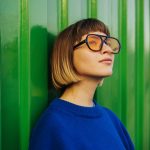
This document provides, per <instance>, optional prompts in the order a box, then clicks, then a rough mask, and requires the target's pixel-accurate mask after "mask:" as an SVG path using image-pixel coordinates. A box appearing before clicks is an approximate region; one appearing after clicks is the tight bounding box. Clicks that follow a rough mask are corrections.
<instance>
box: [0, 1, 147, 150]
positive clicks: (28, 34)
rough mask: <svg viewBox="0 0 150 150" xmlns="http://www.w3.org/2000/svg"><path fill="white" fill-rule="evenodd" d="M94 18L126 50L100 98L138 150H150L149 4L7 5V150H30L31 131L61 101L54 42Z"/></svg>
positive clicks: (1, 141) (0, 135) (2, 113)
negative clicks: (53, 72) (76, 24)
mask: <svg viewBox="0 0 150 150" xmlns="http://www.w3.org/2000/svg"><path fill="white" fill-rule="evenodd" d="M89 17H92V18H98V19H100V20H101V21H103V22H104V23H105V24H107V25H108V27H109V29H110V31H111V35H112V36H115V37H117V38H119V39H120V41H121V44H122V48H121V52H120V54H119V55H116V56H115V63H114V69H113V75H112V77H109V78H106V79H105V80H104V84H103V86H102V87H98V88H97V91H96V93H95V98H96V100H97V102H98V103H99V104H101V105H103V106H105V107H108V108H110V109H111V110H112V111H113V112H115V113H116V115H117V116H118V117H119V118H120V119H121V120H122V122H123V123H124V125H125V126H126V128H127V129H128V131H129V133H130V135H131V138H132V140H133V142H134V144H135V147H136V149H137V150H149V149H150V128H149V127H150V1H149V0H136V1H135V0H13V1H9V0H1V2H0V32H1V34H0V62H1V63H0V66H1V74H0V79H1V101H0V150H27V149H28V143H29V136H30V131H31V129H32V127H33V126H34V124H35V122H36V121H37V119H38V117H39V116H40V114H41V113H42V112H43V110H44V109H45V108H46V107H47V106H48V104H49V103H50V101H51V100H52V99H53V98H54V97H55V96H56V95H57V94H58V92H56V90H55V89H54V87H53V86H52V83H51V79H50V65H49V61H50V55H51V50H52V46H53V42H54V40H55V37H56V35H57V34H58V33H59V32H60V31H61V30H63V29H64V28H65V27H66V26H67V25H69V24H71V23H74V22H76V21H78V20H80V19H83V18H89Z"/></svg>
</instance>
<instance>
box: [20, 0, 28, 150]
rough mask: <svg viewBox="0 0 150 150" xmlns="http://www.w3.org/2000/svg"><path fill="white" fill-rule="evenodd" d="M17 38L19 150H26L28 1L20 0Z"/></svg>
mask: <svg viewBox="0 0 150 150" xmlns="http://www.w3.org/2000/svg"><path fill="white" fill-rule="evenodd" d="M19 36H20V41H19V44H20V45H19V52H18V53H19V113H20V114H19V121H20V122H19V123H20V124H19V125H20V129H19V131H20V145H19V147H20V150H27V149H28V141H29V130H30V48H29V47H30V46H29V44H30V42H29V9H28V0H20V35H19Z"/></svg>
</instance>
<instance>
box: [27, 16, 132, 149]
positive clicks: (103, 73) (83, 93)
mask: <svg viewBox="0 0 150 150" xmlns="http://www.w3.org/2000/svg"><path fill="white" fill-rule="evenodd" d="M119 51H120V43H119V41H118V40H117V39H116V38H114V37H111V36H110V33H109V30H108V28H107V26H106V25H105V24H104V23H103V22H101V21H99V20H97V19H83V20H80V21H78V22H76V23H75V24H72V25H70V26H69V27H67V28H66V29H65V30H63V31H62V32H61V33H60V34H59V35H58V37H57V39H56V42H55V45H54V49H53V55H52V63H51V66H52V80H53V84H54V86H55V87H56V89H58V90H60V91H61V92H62V94H61V96H60V97H58V98H55V99H54V100H53V102H52V103H51V104H50V105H49V107H48V108H47V110H46V111H45V112H44V113H43V115H42V116H41V118H40V120H39V121H38V123H37V124H36V126H35V128H34V129H33V131H32V136H31V139H30V146H29V149H30V150H133V149H134V146H133V143H132V141H131V139H130V136H129V134H128V133H127V131H126V129H125V127H124V125H123V124H122V123H121V121H120V120H119V119H118V118H117V116H116V115H115V114H114V113H113V112H111V111H110V110H109V109H107V108H104V107H102V106H100V105H98V104H97V103H96V102H95V101H94V100H93V96H94V93H95V90H96V88H97V86H98V85H102V83H103V80H104V78H106V77H108V76H111V75H112V72H113V71H112V70H113V63H114V54H118V53H119Z"/></svg>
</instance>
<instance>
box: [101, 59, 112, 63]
mask: <svg viewBox="0 0 150 150" xmlns="http://www.w3.org/2000/svg"><path fill="white" fill-rule="evenodd" d="M99 62H100V63H104V64H112V59H111V58H104V59H102V60H100V61H99Z"/></svg>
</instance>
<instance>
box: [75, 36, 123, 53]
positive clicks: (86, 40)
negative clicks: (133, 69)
mask: <svg viewBox="0 0 150 150" xmlns="http://www.w3.org/2000/svg"><path fill="white" fill-rule="evenodd" d="M90 35H95V36H98V37H99V38H100V39H101V41H102V44H101V47H100V49H99V50H93V49H91V48H90V46H89V44H88V36H90ZM103 37H105V40H103V39H102V38H103ZM107 38H112V39H115V40H116V41H117V42H118V44H119V50H118V52H117V53H115V52H113V53H114V54H118V53H119V52H120V49H121V44H120V42H119V40H118V39H116V38H115V37H111V36H105V35H100V34H88V35H87V36H86V38H85V40H82V41H81V42H79V43H78V44H76V45H74V46H73V50H75V49H76V48H77V47H79V46H80V45H82V44H84V43H86V45H87V46H88V48H89V49H90V50H92V51H101V49H102V47H103V44H104V43H106V42H105V41H106V39H107ZM106 45H107V43H106Z"/></svg>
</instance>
